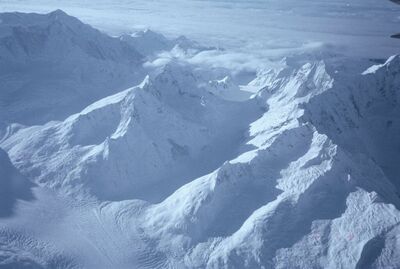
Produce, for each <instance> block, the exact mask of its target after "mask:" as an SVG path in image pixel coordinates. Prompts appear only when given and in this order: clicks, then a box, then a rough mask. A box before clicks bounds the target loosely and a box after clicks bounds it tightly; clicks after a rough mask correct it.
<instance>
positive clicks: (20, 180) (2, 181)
mask: <svg viewBox="0 0 400 269" xmlns="http://www.w3.org/2000/svg"><path fill="white" fill-rule="evenodd" d="M0 171H1V175H0V217H4V216H8V215H10V214H12V212H13V209H14V204H15V203H16V200H17V199H24V200H32V199H33V194H32V192H31V187H32V183H30V182H29V181H28V180H27V179H26V178H24V177H23V176H22V175H21V174H20V173H19V172H18V170H17V169H15V167H13V165H12V164H11V161H10V159H9V158H8V155H7V153H6V152H4V151H3V150H2V149H0Z"/></svg>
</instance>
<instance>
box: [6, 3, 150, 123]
mask: <svg viewBox="0 0 400 269" xmlns="http://www.w3.org/2000/svg"><path fill="white" fill-rule="evenodd" d="M0 21H1V24H0V78H1V80H2V81H3V82H2V83H1V86H0V121H6V122H10V123H11V122H18V123H22V124H38V123H45V122H47V121H49V120H56V119H63V118H65V117H67V116H68V115H70V114H72V113H74V112H78V111H79V110H81V109H83V108H84V107H85V106H87V105H88V104H90V103H92V102H94V101H95V100H98V99H99V98H102V97H105V96H108V95H110V94H112V93H114V92H116V91H119V90H122V89H123V88H127V87H128V85H131V83H133V82H135V81H136V82H137V81H138V77H140V78H141V76H142V75H140V74H139V73H140V72H139V71H140V62H141V59H142V56H141V55H140V54H139V53H138V52H137V51H136V50H135V49H134V48H133V47H131V46H129V45H128V44H126V43H125V42H121V41H120V40H119V39H117V38H111V37H109V36H107V35H105V34H103V33H101V32H99V31H98V30H95V29H93V28H92V27H90V26H89V25H86V24H83V23H82V22H80V21H79V20H78V19H76V18H74V17H70V16H68V15H67V14H65V13H64V12H62V11H60V10H57V11H54V12H51V13H49V14H45V15H40V14H23V13H2V14H0Z"/></svg>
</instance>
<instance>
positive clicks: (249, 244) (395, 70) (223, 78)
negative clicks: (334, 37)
mask: <svg viewBox="0 0 400 269" xmlns="http://www.w3.org/2000/svg"><path fill="white" fill-rule="evenodd" d="M0 19H1V24H0V80H1V81H2V83H1V84H0V268H7V269H11V268H27V269H28V268H29V269H31V268H49V269H50V268H51V269H53V268H69V269H72V268H121V269H123V268H238V269H241V268H249V269H252V268H264V269H267V268H282V269H284V268H304V269H308V268H332V269H333V268H344V269H347V268H357V269H361V268H362V269H364V268H399V267H400V211H399V209H400V181H399V180H400V168H399V165H398V163H399V161H400V159H399V156H400V120H399V119H400V105H399V104H400V56H397V55H395V56H392V57H390V58H389V59H387V60H386V59H385V60H382V59H375V58H374V59H368V58H359V57H354V58H352V57H347V56H343V55H331V54H329V53H328V54H327V53H325V50H322V51H321V52H320V53H318V54H313V55H312V56H310V54H309V53H308V52H307V53H299V54H297V55H294V56H290V57H286V58H284V59H282V60H280V61H276V62H274V63H273V64H271V65H270V67H271V68H269V69H262V70H258V72H257V73H256V74H255V73H252V72H247V71H243V70H242V72H238V70H236V69H235V70H231V69H229V68H227V67H221V66H218V67H216V66H207V65H205V64H204V62H202V63H199V62H196V60H195V59H196V57H200V56H201V55H202V54H204V53H214V52H215V53H218V52H220V51H222V49H221V48H214V47H209V46H205V45H202V44H199V43H197V42H194V41H191V40H189V39H187V38H185V37H179V38H176V39H169V38H166V37H164V36H163V35H161V34H159V33H155V32H152V31H150V30H145V31H139V32H136V33H134V34H129V35H128V34H124V35H122V36H120V37H110V36H107V35H106V34H104V33H102V32H100V31H98V30H95V29H94V28H92V27H91V26H89V25H86V24H83V23H81V22H80V21H79V20H78V19H76V18H73V17H70V16H69V15H67V14H66V13H64V12H62V11H60V10H58V11H54V12H52V13H49V14H44V15H39V14H25V13H2V14H0ZM199 55H200V56H199ZM250 77H251V79H249V78H250Z"/></svg>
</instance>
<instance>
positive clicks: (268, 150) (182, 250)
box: [143, 63, 400, 268]
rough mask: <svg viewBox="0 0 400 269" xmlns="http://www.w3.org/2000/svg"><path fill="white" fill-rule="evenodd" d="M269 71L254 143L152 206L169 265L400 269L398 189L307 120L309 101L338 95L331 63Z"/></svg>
mask: <svg viewBox="0 0 400 269" xmlns="http://www.w3.org/2000/svg"><path fill="white" fill-rule="evenodd" d="M388 65H390V64H389V63H387V64H385V65H383V66H382V67H380V69H383V70H385V69H386V68H387V67H388ZM271 75H272V76H273V78H271V80H270V82H271V83H269V85H268V86H266V88H264V89H263V90H262V91H261V92H260V93H259V97H260V98H261V99H263V100H266V102H267V105H268V107H269V109H268V111H267V112H266V113H265V114H264V116H263V117H261V118H260V119H259V120H257V121H256V122H254V123H252V125H251V129H250V130H251V134H252V135H253V138H252V140H250V141H249V143H251V144H253V145H255V146H257V148H256V149H255V150H253V151H250V152H246V153H244V154H242V155H240V156H239V157H238V158H237V159H235V160H232V161H230V162H228V163H225V164H224V165H223V166H222V167H221V168H219V169H218V170H216V171H215V172H213V173H212V174H210V175H207V176H204V177H202V178H199V179H197V180H195V181H193V182H191V183H190V184H188V185H185V186H184V187H182V188H181V189H179V190H178V191H177V192H175V193H174V194H173V195H172V196H170V197H169V198H168V199H166V200H165V201H163V202H162V203H160V204H158V205H154V206H152V207H150V208H149V209H148V212H147V213H146V214H145V216H144V219H143V223H145V224H144V226H145V228H144V229H145V230H146V231H147V234H148V236H150V237H151V236H154V237H155V238H161V240H160V241H159V248H160V249H162V250H163V251H165V252H169V249H170V248H171V245H172V246H173V249H174V250H176V251H174V253H173V254H172V255H171V256H172V257H176V259H173V261H174V263H173V264H176V265H177V266H182V267H188V268H204V267H207V268H368V267H369V266H372V267H374V266H376V267H377V268H388V267H390V266H396V264H397V265H398V260H399V257H398V255H397V254H396V252H390V253H392V254H389V253H388V250H387V249H386V247H385V242H386V241H388V242H391V247H393V248H394V249H398V247H399V245H400V243H399V241H398V240H397V239H394V238H393V235H392V234H393V230H398V229H399V228H398V227H399V223H400V212H399V211H398V210H397V209H396V208H395V207H394V206H393V205H392V204H390V203H393V204H395V205H397V206H399V205H400V204H399V202H400V199H399V196H398V195H397V193H396V188H395V187H394V186H393V184H392V183H391V182H390V181H389V180H388V179H387V177H386V176H385V174H384V173H382V170H381V168H380V167H379V166H378V165H377V164H375V163H374V161H373V160H372V159H371V156H370V155H355V154H354V153H353V152H351V151H347V150H346V149H343V148H342V147H340V146H338V145H336V144H334V142H332V140H331V139H329V137H328V136H326V135H323V134H321V133H319V130H318V129H317V128H316V127H315V126H313V125H312V124H311V123H310V122H307V121H304V117H303V115H304V112H306V113H308V109H310V108H309V106H308V104H309V103H313V100H315V99H317V98H320V96H323V95H324V94H328V93H329V92H331V91H335V92H337V91H338V89H337V88H335V87H333V85H334V79H333V78H331V77H330V76H329V75H328V74H327V73H326V69H325V65H324V64H323V63H315V64H306V65H304V66H302V67H301V68H300V69H299V70H293V69H291V68H285V69H283V70H280V71H279V72H278V73H271ZM359 79H360V80H361V81H362V80H363V79H365V78H364V77H361V78H359ZM368 79H369V80H370V79H371V78H370V77H369V78H368ZM375 79H376V80H378V81H379V79H380V78H379V76H377V77H375ZM374 86H375V84H370V86H369V87H370V90H371V92H373V91H374V90H375V91H379V88H374ZM339 94H340V93H339ZM305 104H307V105H305ZM317 115H320V114H317ZM376 242H379V243H376ZM360 266H361V267H360Z"/></svg>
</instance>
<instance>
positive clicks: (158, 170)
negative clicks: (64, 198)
mask: <svg viewBox="0 0 400 269" xmlns="http://www.w3.org/2000/svg"><path fill="white" fill-rule="evenodd" d="M202 84H204V82H203V81H202V80H200V79H199V78H197V77H195V76H194V75H193V73H192V72H191V71H190V68H189V67H187V66H180V65H178V64H170V65H167V66H166V67H165V68H164V69H163V70H162V71H160V72H159V74H156V75H155V76H154V77H153V78H146V79H145V81H144V82H143V83H142V84H141V85H139V86H137V87H134V88H131V89H128V90H126V91H123V92H121V93H118V94H116V95H114V96H111V97H107V98H105V99H102V100H100V101H98V102H96V103H94V104H92V105H90V106H89V107H87V108H86V109H85V110H83V111H82V112H80V113H79V114H76V115H73V116H70V117H69V118H67V119H66V120H65V121H64V122H50V123H48V124H46V125H43V126H33V127H28V128H23V127H22V128H21V127H18V126H17V125H12V126H10V127H8V131H6V132H5V133H6V135H5V137H4V138H3V141H2V143H1V145H2V146H4V148H5V149H7V151H8V152H9V154H10V156H11V158H12V159H13V161H14V164H15V165H17V166H18V167H19V169H20V170H21V171H22V172H23V173H24V174H25V175H26V176H28V177H29V178H31V179H34V181H35V182H37V183H40V184H44V185H46V186H49V187H52V188H58V189H62V190H63V191H64V192H66V193H69V194H71V195H72V194H73V195H77V194H80V195H82V194H83V193H87V192H89V193H91V194H93V195H94V196H95V197H97V198H100V199H108V200H109V199H111V200H121V199H126V198H142V199H145V200H149V199H150V200H154V199H156V200H159V199H161V197H165V195H166V194H168V192H172V191H173V190H175V189H176V188H177V187H179V186H180V185H182V184H183V183H184V182H185V181H187V180H190V179H193V178H194V177H198V176H200V175H202V174H204V173H205V171H210V169H215V168H216V167H218V166H219V165H220V164H221V163H222V162H223V161H225V160H226V159H227V158H231V157H233V156H235V154H236V152H237V151H238V150H239V148H240V145H241V141H242V140H243V139H244V131H245V130H246V125H247V123H248V122H249V121H251V119H255V118H256V117H257V115H259V114H260V113H261V109H260V108H259V107H258V106H257V105H256V104H255V102H253V101H252V100H250V101H248V102H244V103H237V102H229V101H225V100H221V99H219V98H217V97H216V96H214V95H213V94H211V93H210V92H208V91H207V90H206V89H204V88H202V87H201V85H202ZM239 111H240V114H239ZM234 115H236V120H235V121H234V122H232V121H231V117H232V116H234ZM44 141H46V142H45V143H44ZM82 192H83V193H82Z"/></svg>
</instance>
